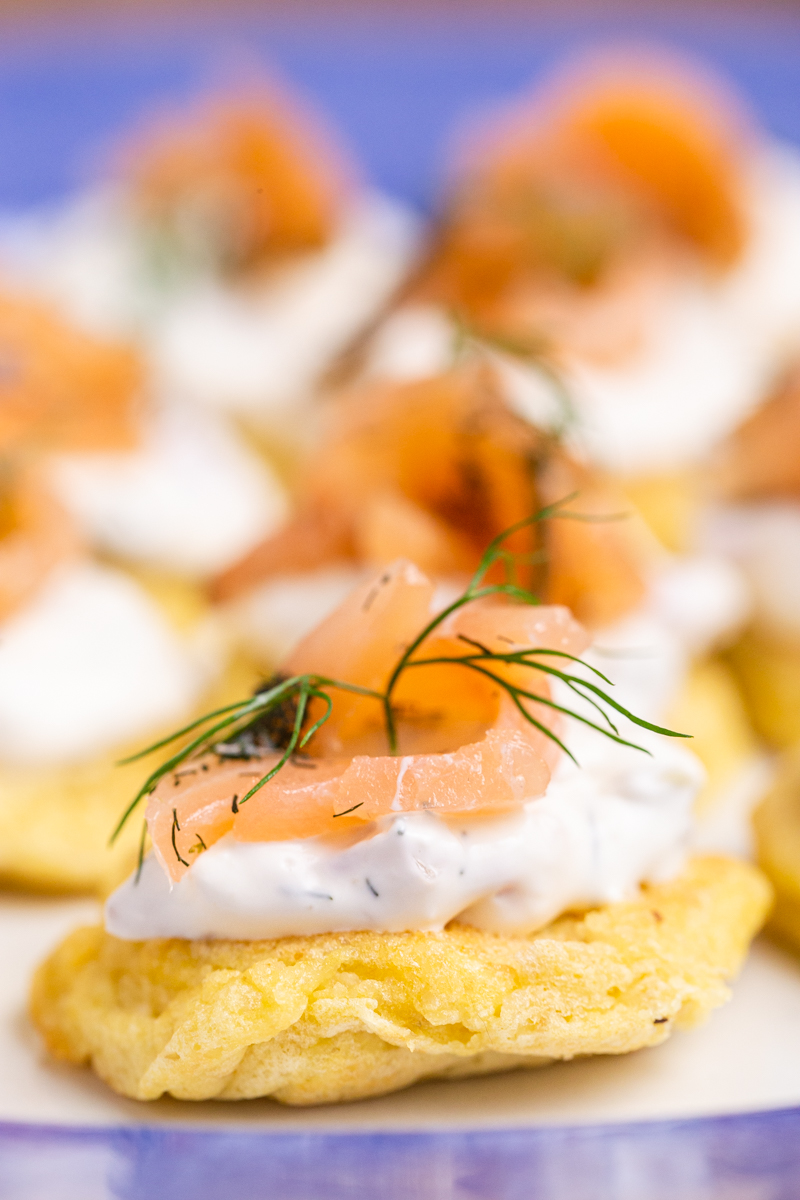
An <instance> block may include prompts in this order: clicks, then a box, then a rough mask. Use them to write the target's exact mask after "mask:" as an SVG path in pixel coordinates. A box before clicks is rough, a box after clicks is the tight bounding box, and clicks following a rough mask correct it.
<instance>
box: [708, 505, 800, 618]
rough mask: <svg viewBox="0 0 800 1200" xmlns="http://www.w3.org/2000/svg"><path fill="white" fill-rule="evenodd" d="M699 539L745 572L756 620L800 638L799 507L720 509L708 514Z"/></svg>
mask: <svg viewBox="0 0 800 1200" xmlns="http://www.w3.org/2000/svg"><path fill="white" fill-rule="evenodd" d="M701 536H702V539H703V542H704V543H705V544H706V545H707V546H709V548H710V549H712V550H713V551H714V552H715V553H717V554H725V555H728V556H729V557H730V558H731V559H732V561H733V562H735V563H737V564H738V566H739V567H740V569H741V570H742V571H743V573H744V575H745V577H746V579H747V581H748V583H749V585H750V588H751V590H752V604H753V615H754V618H755V620H756V622H757V623H758V624H759V625H760V626H761V627H762V628H764V629H766V630H769V631H770V632H771V633H773V634H777V635H778V636H781V637H788V638H790V639H792V640H793V641H797V640H798V639H800V504H798V503H796V502H792V501H791V500H789V499H787V500H783V501H780V500H776V501H770V502H768V501H761V502H759V503H752V504H744V503H743V504H730V505H721V506H719V507H717V508H714V509H710V510H709V511H708V512H707V513H706V516H705V521H704V527H703V531H702V535H701Z"/></svg>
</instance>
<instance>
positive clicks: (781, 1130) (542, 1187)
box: [0, 1108, 800, 1200]
mask: <svg viewBox="0 0 800 1200" xmlns="http://www.w3.org/2000/svg"><path fill="white" fill-rule="evenodd" d="M798 1196H800V1108H789V1109H779V1110H772V1111H767V1112H758V1113H742V1114H733V1115H728V1116H717V1117H702V1118H699V1119H698V1118H693V1119H687V1120H669V1121H646V1122H638V1123H630V1124H621V1125H577V1126H575V1125H573V1126H539V1127H537V1128H528V1129H497V1130H487V1129H470V1130H458V1131H448V1130H436V1131H431V1132H410V1133H403V1132H391V1133H390V1132H385V1133H384V1132H368V1133H352V1132H348V1133H320V1132H313V1133H312V1132H309V1133H298V1132H293V1133H257V1132H231V1131H229V1130H225V1131H219V1130H207V1129H203V1130H199V1129H189V1130H187V1129H186V1128H175V1127H169V1126H148V1125H139V1126H128V1127H125V1128H68V1127H60V1126H53V1125H45V1126H38V1125H17V1124H5V1125H0V1200H160V1198H161V1197H165V1198H166V1197H168V1198H169V1200H263V1198H265V1197H270V1198H272V1197H274V1198H275V1200H370V1198H372V1197H380V1200H462V1198H463V1200H797V1197H798Z"/></svg>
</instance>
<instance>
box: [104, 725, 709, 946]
mask: <svg viewBox="0 0 800 1200" xmlns="http://www.w3.org/2000/svg"><path fill="white" fill-rule="evenodd" d="M597 740H599V739H598V737H597V735H594V739H589V738H586V739H584V738H578V739H572V741H571V744H575V743H577V742H586V745H584V746H582V747H581V748H580V750H578V755H579V758H580V760H581V762H582V766H581V767H576V766H575V765H574V764H573V763H571V762H569V760H566V759H565V760H564V761H563V762H562V764H561V765H560V767H559V768H558V769H557V771H556V773H555V775H554V777H553V779H552V781H551V783H550V786H549V787H548V789H547V792H546V793H545V795H544V796H542V797H540V798H539V799H536V800H532V801H530V802H529V803H528V804H526V805H525V806H524V807H523V808H522V809H520V810H518V811H516V812H513V813H508V814H505V815H501V816H493V817H475V816H472V817H463V818H456V817H450V818H448V819H447V820H443V819H442V818H441V817H438V816H436V815H434V814H433V813H432V812H425V811H419V812H413V813H403V814H398V815H397V816H388V817H384V818H382V819H380V820H378V821H376V822H374V823H372V824H371V825H368V826H366V827H365V829H364V830H363V832H361V833H360V834H354V835H351V836H350V837H349V838H348V837H345V836H344V835H343V836H342V837H341V838H337V839H335V840H329V839H324V838H306V839H303V840H297V841H285V842H240V841H236V840H235V839H234V838H233V837H232V836H231V835H230V834H229V835H227V836H226V837H224V838H222V839H221V840H220V841H219V842H217V843H216V844H215V845H214V846H212V847H211V848H210V849H209V850H208V851H206V852H205V853H203V854H201V855H200V856H199V858H198V859H197V860H196V861H195V862H194V863H193V865H192V866H191V868H190V869H189V870H188V871H187V872H186V874H185V875H184V877H183V878H182V879H181V881H180V882H179V883H176V884H173V885H172V886H170V881H169V879H168V878H167V875H166V874H165V872H164V871H163V869H162V868H161V866H160V865H159V863H158V862H157V861H156V859H155V857H154V856H152V855H151V856H150V857H149V858H148V859H147V860H146V861H145V864H144V867H143V870H142V874H141V877H140V879H139V882H138V883H137V882H136V881H135V876H131V878H130V879H128V880H127V881H126V882H125V883H124V884H123V885H122V886H121V887H120V888H118V889H117V891H116V892H114V893H113V895H112V896H111V897H110V898H109V900H108V902H107V904H106V910H105V922H106V928H107V929H108V931H109V933H112V934H114V935H115V936H117V937H121V938H127V939H131V940H139V939H145V938H157V937H180V938H204V937H214V938H233V939H237V938H239V939H258V938H272V937H289V936H292V935H302V934H313V933H325V932H333V931H337V930H356V929H373V930H380V931H384V932H390V931H398V930H404V929H424V930H438V929H442V928H443V927H444V926H445V925H446V924H447V923H448V921H451V920H453V919H454V918H455V917H458V919H459V920H460V921H462V922H464V923H466V924H468V925H472V926H475V927H477V928H479V929H484V930H487V931H491V932H496V933H528V932H531V931H533V930H536V929H538V928H541V927H542V926H543V925H546V924H547V923H548V922H549V921H551V920H552V919H553V918H554V917H556V916H557V915H558V914H559V913H562V912H564V911H566V910H568V909H573V908H578V909H580V908H585V907H590V906H593V905H598V904H606V903H611V902H613V901H618V900H623V899H625V898H627V897H630V896H632V895H633V894H635V892H636V890H637V888H638V886H639V885H640V884H641V883H643V882H647V881H653V882H655V881H658V880H663V879H665V878H668V877H670V876H671V875H673V874H675V873H677V872H678V871H679V870H680V869H681V866H682V864H683V861H684V854H685V850H686V847H687V844H688V839H689V834H690V827H691V808H692V802H693V800H694V797H695V794H696V792H697V790H698V789H699V787H700V785H701V783H702V768H701V767H700V766H699V764H698V763H697V762H696V760H695V759H694V758H693V756H692V755H691V754H688V753H686V752H685V751H683V750H680V749H676V748H673V747H665V746H663V745H658V746H653V751H654V753H653V757H652V758H650V757H648V756H646V755H644V754H642V753H640V752H637V751H635V750H629V749H626V748H624V747H619V746H616V745H614V744H613V743H610V742H605V741H604V742H603V745H602V746H596V745H594V744H593V741H597Z"/></svg>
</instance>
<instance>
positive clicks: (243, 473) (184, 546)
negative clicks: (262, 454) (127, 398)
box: [54, 404, 287, 576]
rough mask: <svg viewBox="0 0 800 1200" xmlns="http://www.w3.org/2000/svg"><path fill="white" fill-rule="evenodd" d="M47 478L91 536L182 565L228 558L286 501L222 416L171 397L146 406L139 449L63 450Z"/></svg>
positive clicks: (194, 571)
mask: <svg viewBox="0 0 800 1200" xmlns="http://www.w3.org/2000/svg"><path fill="white" fill-rule="evenodd" d="M54 478H55V482H56V486H57V488H58V491H59V493H60V495H61V497H62V499H63V500H64V502H65V503H66V504H67V506H68V507H69V508H70V509H71V510H72V512H73V513H74V514H75V515H76V516H77V518H78V520H79V521H80V522H81V524H82V525H83V528H84V530H85V531H86V533H87V535H88V536H89V538H90V539H91V540H93V541H94V543H95V544H96V545H98V546H100V547H102V548H103V549H104V550H109V551H111V552H112V553H115V554H118V555H120V556H121V557H123V558H128V559H133V560H134V561H137V562H143V563H147V564H149V565H153V566H158V567H162V568H165V569H167V570H170V571H177V572H179V573H183V574H187V575H199V576H202V575H208V574H210V573H212V572H214V571H219V570H222V569H223V568H224V567H226V566H228V565H229V564H230V563H232V562H235V561H236V560H237V559H238V558H240V557H241V556H242V555H243V554H244V553H246V551H248V550H250V549H251V547H252V546H254V545H255V544H256V543H257V542H259V541H260V540H261V539H262V538H263V537H265V536H267V535H268V534H269V533H271V532H272V531H273V530H274V529H275V528H276V527H277V526H278V525H279V524H280V523H281V522H282V521H283V520H284V518H285V516H286V511H287V501H286V495H285V493H284V490H283V487H282V486H281V484H280V483H279V481H278V479H277V477H276V476H275V475H274V473H272V472H271V471H270V470H269V468H268V466H267V465H266V463H265V462H263V461H262V460H261V459H260V458H258V457H256V455H255V454H254V453H252V452H251V451H250V450H249V449H248V448H247V447H246V446H245V444H244V443H243V442H242V441H241V439H240V438H239V436H238V435H237V434H236V432H235V431H234V430H233V429H232V428H231V427H230V426H229V425H228V423H227V422H226V421H225V419H224V418H222V417H220V416H217V415H216V414H213V413H203V412H198V411H197V410H196V409H190V408H187V407H186V406H182V405H175V404H173V405H165V406H163V407H162V408H161V409H160V410H159V411H158V412H156V413H153V414H152V416H151V417H150V419H149V421H148V422H147V424H146V426H145V428H144V431H143V441H142V445H141V446H140V447H139V448H138V449H136V450H134V451H131V452H127V453H102V454H99V453H94V454H70V455H62V456H60V457H59V458H58V459H57V460H56V462H55V467H54Z"/></svg>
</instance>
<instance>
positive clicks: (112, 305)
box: [0, 188, 165, 337]
mask: <svg viewBox="0 0 800 1200" xmlns="http://www.w3.org/2000/svg"><path fill="white" fill-rule="evenodd" d="M0 262H2V271H3V277H4V279H5V280H7V281H9V282H12V283H15V284H17V285H18V286H20V287H22V288H24V289H25V290H26V291H34V292H36V293H38V294H39V295H41V296H43V297H45V298H46V299H48V300H50V301H53V302H54V303H55V304H56V305H57V307H58V308H60V309H61V311H62V312H63V313H64V314H65V315H66V316H67V317H68V318H69V319H70V320H71V321H74V322H75V323H76V324H78V325H80V326H81V327H82V328H84V329H86V330H87V331H88V332H89V333H93V334H95V335H99V336H101V337H104V336H109V337H120V336H126V335H128V334H130V333H131V332H134V331H135V330H136V329H138V328H139V327H140V326H142V325H144V324H146V323H147V322H148V321H149V320H150V319H152V317H153V316H155V315H156V313H157V312H158V311H159V310H160V308H161V306H162V305H163V303H164V299H165V297H164V295H163V287H159V286H158V284H157V281H156V280H155V279H154V278H152V273H151V272H148V269H147V263H146V259H145V256H144V247H143V244H142V238H141V230H140V229H139V227H138V225H137V223H136V222H135V220H134V219H133V217H132V214H131V212H130V210H129V206H128V205H127V203H126V201H125V198H124V196H122V195H121V194H120V193H118V192H116V191H114V190H113V189H111V188H96V189H94V190H92V191H89V192H86V193H85V194H83V195H80V196H78V197H77V198H75V199H72V200H69V201H67V202H66V203H61V204H59V205H58V206H57V207H56V208H52V209H51V208H46V209H43V210H39V211H34V212H30V213H25V214H24V215H13V216H11V215H9V214H3V216H2V219H0Z"/></svg>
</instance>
